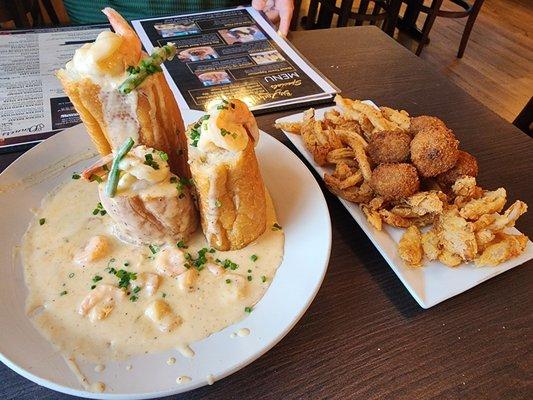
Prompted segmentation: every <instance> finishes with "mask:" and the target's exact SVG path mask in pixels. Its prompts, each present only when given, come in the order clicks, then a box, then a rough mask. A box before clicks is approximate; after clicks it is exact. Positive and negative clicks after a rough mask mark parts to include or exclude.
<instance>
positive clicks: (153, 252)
mask: <svg viewBox="0 0 533 400" xmlns="http://www.w3.org/2000/svg"><path fill="white" fill-rule="evenodd" d="M148 248H149V249H150V251H151V252H152V254H155V253H157V252H158V251H159V246H157V245H155V244H151V245H149V246H148Z"/></svg>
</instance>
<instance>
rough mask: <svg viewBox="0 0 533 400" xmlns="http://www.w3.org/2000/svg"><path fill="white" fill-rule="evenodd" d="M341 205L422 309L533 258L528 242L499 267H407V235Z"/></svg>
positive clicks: (299, 143)
mask: <svg viewBox="0 0 533 400" xmlns="http://www.w3.org/2000/svg"><path fill="white" fill-rule="evenodd" d="M365 102H366V103H367V104H371V105H374V106H375V104H374V103H372V102H371V101H365ZM334 108H336V107H326V108H322V109H318V110H316V112H315V117H316V118H317V119H322V118H323V116H324V113H325V112H326V111H328V110H332V109H334ZM302 119H303V113H298V114H293V115H289V116H286V117H284V118H280V119H278V120H276V123H281V122H298V121H301V120H302ZM283 133H285V135H286V136H287V137H288V138H289V140H290V141H291V142H292V143H293V144H294V146H296V148H297V149H298V151H299V152H300V153H302V154H303V156H304V157H305V158H306V160H307V161H308V162H309V164H311V165H312V166H313V168H314V169H315V170H316V171H317V172H318V173H319V174H320V175H321V176H322V177H323V176H324V173H325V172H329V173H332V168H324V167H320V166H318V165H317V164H316V163H315V162H314V160H313V157H312V156H311V154H310V153H309V151H307V149H306V147H305V144H304V142H303V140H302V138H301V136H300V135H296V134H293V133H289V132H285V131H283ZM339 200H340V201H341V203H342V204H343V205H344V207H346V209H347V210H348V212H349V213H350V214H351V215H352V217H353V219H355V222H357V224H358V225H359V226H360V227H361V229H362V230H363V231H364V232H365V234H366V235H367V236H368V238H369V239H370V240H371V241H372V243H373V244H374V246H376V248H377V249H378V251H379V252H380V253H381V255H382V256H383V258H385V260H386V261H387V263H388V264H389V265H390V267H391V268H392V270H393V271H394V273H395V274H396V275H397V276H398V278H400V280H401V281H402V283H403V284H404V286H405V287H406V288H407V290H409V293H411V295H412V296H413V297H414V298H415V300H416V301H417V302H418V304H420V306H421V307H423V308H429V307H432V306H434V305H435V304H438V303H440V302H441V301H444V300H446V299H449V298H450V297H453V296H456V295H458V294H459V293H462V292H464V291H466V290H468V289H471V288H473V287H474V286H476V285H478V284H480V283H482V282H484V281H486V280H487V279H490V278H492V277H494V276H496V275H499V274H501V273H502V272H505V271H507V270H509V269H511V268H514V267H516V266H518V265H520V264H523V263H525V262H526V261H528V260H530V259H532V258H533V244H532V243H531V241H529V242H528V244H527V248H526V251H525V252H524V253H522V254H521V255H520V256H519V257H516V258H513V259H512V260H509V261H507V262H505V263H502V264H500V265H498V266H496V267H476V266H475V265H474V264H473V263H469V264H462V265H461V266H459V267H456V268H450V267H447V266H445V265H443V264H441V263H440V262H438V261H431V262H427V260H426V262H425V264H424V267H422V268H410V267H407V266H406V265H405V264H404V263H403V261H402V260H401V258H400V256H399V255H398V251H397V246H398V242H399V241H400V238H401V236H402V234H403V232H404V230H403V229H397V228H393V227H391V226H388V225H385V224H384V225H383V231H381V232H380V231H377V230H376V229H374V228H373V227H372V226H371V225H370V224H369V223H368V222H367V220H366V218H365V215H364V214H363V212H362V211H361V209H360V208H359V206H358V205H357V204H354V203H350V202H348V201H346V200H343V199H341V198H339ZM509 232H510V233H518V231H517V230H516V229H514V228H511V229H509Z"/></svg>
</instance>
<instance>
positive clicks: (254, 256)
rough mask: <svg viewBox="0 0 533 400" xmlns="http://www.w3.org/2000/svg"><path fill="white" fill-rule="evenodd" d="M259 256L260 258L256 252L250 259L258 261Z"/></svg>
mask: <svg viewBox="0 0 533 400" xmlns="http://www.w3.org/2000/svg"><path fill="white" fill-rule="evenodd" d="M258 258H259V257H257V256H256V255H255V254H252V255H251V256H250V260H252V261H253V262H256V261H257V259H258Z"/></svg>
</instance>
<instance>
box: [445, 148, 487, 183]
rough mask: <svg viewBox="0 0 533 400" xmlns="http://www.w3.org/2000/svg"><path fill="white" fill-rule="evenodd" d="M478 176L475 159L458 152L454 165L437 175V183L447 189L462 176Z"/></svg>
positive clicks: (460, 151) (464, 152)
mask: <svg viewBox="0 0 533 400" xmlns="http://www.w3.org/2000/svg"><path fill="white" fill-rule="evenodd" d="M477 174H478V166H477V160H476V157H474V156H473V155H471V154H469V153H467V152H466V151H462V150H459V155H458V158H457V162H456V163H455V165H454V166H453V167H452V168H451V169H449V170H448V171H446V172H443V173H442V174H439V175H437V182H438V183H439V185H441V187H443V188H446V189H449V188H450V187H451V186H452V185H453V184H454V183H455V181H456V180H457V179H459V178H461V177H463V176H473V177H476V176H477Z"/></svg>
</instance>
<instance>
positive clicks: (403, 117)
mask: <svg viewBox="0 0 533 400" xmlns="http://www.w3.org/2000/svg"><path fill="white" fill-rule="evenodd" d="M379 109H380V110H381V113H382V114H383V116H384V117H385V118H387V119H388V120H389V121H391V122H394V123H395V124H396V125H398V126H399V127H400V129H401V130H402V131H408V130H409V127H410V126H411V118H409V114H408V113H407V111H405V110H395V109H393V108H389V107H379Z"/></svg>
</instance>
